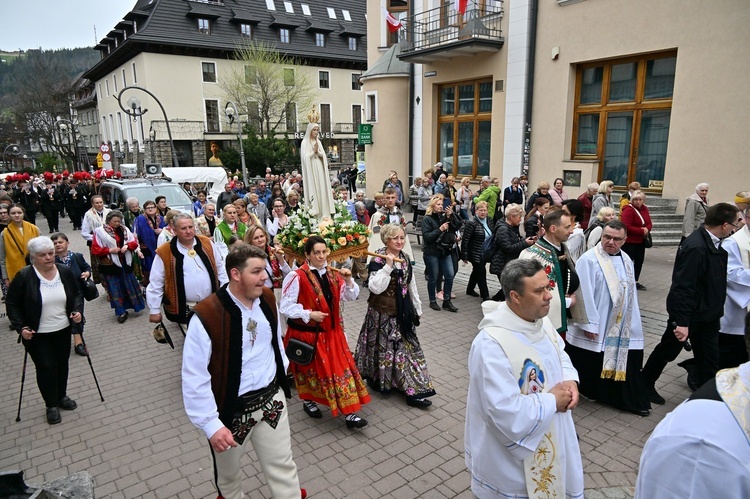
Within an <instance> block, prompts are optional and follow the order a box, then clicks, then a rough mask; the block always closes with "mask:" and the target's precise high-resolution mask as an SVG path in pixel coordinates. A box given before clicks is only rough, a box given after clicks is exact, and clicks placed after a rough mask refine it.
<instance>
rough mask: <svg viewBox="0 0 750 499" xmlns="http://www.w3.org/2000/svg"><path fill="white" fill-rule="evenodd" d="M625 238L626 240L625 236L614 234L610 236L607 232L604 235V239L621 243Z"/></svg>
mask: <svg viewBox="0 0 750 499" xmlns="http://www.w3.org/2000/svg"><path fill="white" fill-rule="evenodd" d="M624 240H625V238H624V237H614V236H608V235H606V234H605V235H603V236H602V241H614V242H616V243H621V242H623V241H624Z"/></svg>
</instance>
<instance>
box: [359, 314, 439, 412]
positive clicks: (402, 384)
mask: <svg viewBox="0 0 750 499" xmlns="http://www.w3.org/2000/svg"><path fill="white" fill-rule="evenodd" d="M354 358H355V360H356V362H357V368H358V369H359V372H360V373H362V376H363V377H364V378H365V379H366V380H367V381H368V382H369V383H370V386H374V387H377V388H378V389H379V390H380V391H381V392H383V393H387V392H389V391H391V390H397V391H399V392H402V393H403V394H404V395H406V398H407V399H421V398H425V397H431V396H433V395H435V389H434V388H433V386H432V378H430V374H429V373H428V372H427V361H426V360H425V357H424V352H423V351H422V347H421V346H420V345H419V341H418V340H416V337H415V341H413V342H411V341H408V340H405V339H404V338H402V337H401V331H400V330H399V327H398V320H397V318H396V316H395V315H388V314H385V313H381V312H378V311H377V310H375V309H374V308H372V307H369V308H368V309H367V314H365V323H364V324H363V325H362V331H360V333H359V340H358V341H357V351H356V353H355V354H354Z"/></svg>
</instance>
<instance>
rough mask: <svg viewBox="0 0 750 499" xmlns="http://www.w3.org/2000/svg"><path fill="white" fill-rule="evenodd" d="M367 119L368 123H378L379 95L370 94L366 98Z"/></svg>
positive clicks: (375, 93)
mask: <svg viewBox="0 0 750 499" xmlns="http://www.w3.org/2000/svg"><path fill="white" fill-rule="evenodd" d="M365 119H366V120H367V122H368V123H377V121H378V93H377V92H368V93H367V95H366V97H365Z"/></svg>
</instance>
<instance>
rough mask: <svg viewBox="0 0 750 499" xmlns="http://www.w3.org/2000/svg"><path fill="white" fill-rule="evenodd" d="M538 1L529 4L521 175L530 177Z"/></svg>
mask: <svg viewBox="0 0 750 499" xmlns="http://www.w3.org/2000/svg"><path fill="white" fill-rule="evenodd" d="M537 4H538V0H530V3H529V71H528V72H527V74H526V110H525V113H524V114H525V116H524V124H525V126H526V130H525V131H524V141H523V145H522V146H521V147H522V156H521V157H522V158H523V161H521V165H522V166H521V173H522V174H523V175H528V173H529V163H530V162H531V112H532V107H533V103H534V63H535V60H536V25H537V14H538V12H539V9H538V5H537Z"/></svg>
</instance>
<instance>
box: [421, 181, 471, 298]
mask: <svg viewBox="0 0 750 499" xmlns="http://www.w3.org/2000/svg"><path fill="white" fill-rule="evenodd" d="M460 228H461V222H460V221H459V220H458V217H455V216H453V211H452V210H444V209H443V195H442V194H435V195H434V196H432V198H430V203H429V204H428V205H427V212H426V215H425V217H424V219H423V220H422V237H423V238H424V245H423V246H422V258H423V259H424V264H425V268H426V269H427V294H428V295H429V298H430V308H431V309H433V310H440V306H439V305H438V303H437V300H438V296H437V292H436V286H437V282H438V276H439V275H442V277H443V279H444V281H445V287H444V288H443V307H442V309H443V310H448V311H450V312H458V309H457V308H456V307H455V306H454V305H453V304H452V303H451V291H452V289H453V276H454V275H455V268H454V266H453V258H452V253H453V247H454V246H455V244H456V232H457V231H458V230H459V229H460Z"/></svg>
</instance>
